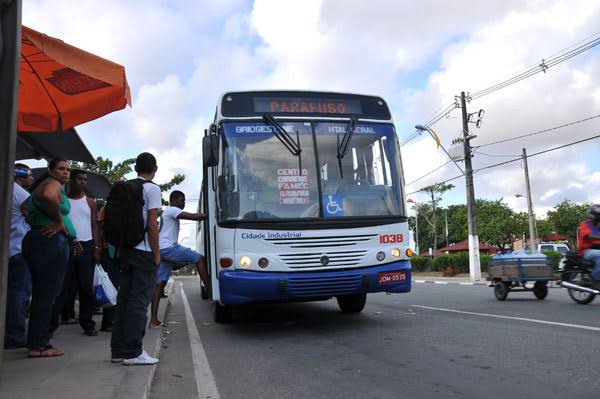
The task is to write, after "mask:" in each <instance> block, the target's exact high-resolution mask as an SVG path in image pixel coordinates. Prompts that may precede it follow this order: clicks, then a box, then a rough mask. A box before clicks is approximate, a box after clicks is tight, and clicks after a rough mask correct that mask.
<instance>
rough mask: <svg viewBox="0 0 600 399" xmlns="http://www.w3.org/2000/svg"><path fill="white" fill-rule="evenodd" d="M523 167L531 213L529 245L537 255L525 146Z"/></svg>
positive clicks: (533, 253)
mask: <svg viewBox="0 0 600 399" xmlns="http://www.w3.org/2000/svg"><path fill="white" fill-rule="evenodd" d="M523 169H525V188H526V190H527V212H528V213H529V245H530V246H531V254H532V255H535V253H536V252H537V248H536V245H535V215H534V214H533V203H532V202H531V187H530V186H529V168H528V167H527V151H526V150H525V148H523Z"/></svg>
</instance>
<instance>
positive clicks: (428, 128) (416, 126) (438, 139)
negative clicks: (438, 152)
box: [415, 125, 465, 176]
mask: <svg viewBox="0 0 600 399" xmlns="http://www.w3.org/2000/svg"><path fill="white" fill-rule="evenodd" d="M415 129H417V130H420V131H422V132H427V133H429V134H430V135H431V137H432V138H433V139H434V140H435V142H436V143H437V146H438V147H440V148H441V149H442V151H444V153H445V154H446V155H447V156H448V158H450V160H451V161H452V162H453V163H454V165H456V167H457V168H458V170H460V173H462V174H463V176H464V174H465V171H464V170H463V169H462V168H461V167H460V166H459V165H458V163H456V161H455V160H454V158H453V157H452V156H451V155H450V154H449V153H448V151H447V150H446V148H445V147H444V146H443V145H442V143H441V142H440V138H439V137H438V135H437V134H436V132H435V131H434V130H433V129H432V128H430V127H429V126H425V125H415Z"/></svg>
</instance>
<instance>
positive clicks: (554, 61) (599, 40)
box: [469, 33, 600, 100]
mask: <svg viewBox="0 0 600 399" xmlns="http://www.w3.org/2000/svg"><path fill="white" fill-rule="evenodd" d="M598 35H600V33H596V34H594V35H592V36H598ZM599 44H600V37H596V38H595V39H592V40H589V41H587V42H585V43H583V44H582V45H579V46H577V47H575V48H573V49H572V50H569V51H566V52H564V53H561V54H559V55H556V56H553V57H550V58H549V59H547V60H546V59H542V62H541V63H540V64H538V65H535V66H531V67H529V68H527V69H526V70H525V71H523V72H521V73H519V74H517V75H515V76H512V77H510V78H508V79H506V80H504V81H501V82H499V83H496V84H493V85H491V86H489V87H487V88H485V89H482V90H479V91H477V92H474V93H471V94H470V96H469V98H470V99H471V100H474V99H476V98H480V97H483V96H486V95H488V94H491V93H493V92H495V91H498V90H500V89H503V88H505V87H507V86H510V85H513V84H515V83H518V82H520V81H522V80H524V79H527V78H529V77H531V76H533V75H536V74H538V73H540V72H544V73H545V72H546V71H547V70H548V69H549V68H551V67H553V66H555V65H558V64H560V63H562V62H565V61H567V60H569V59H571V58H573V57H575V56H577V55H579V54H581V53H583V52H585V51H588V50H590V49H592V48H594V47H596V46H598V45H599Z"/></svg>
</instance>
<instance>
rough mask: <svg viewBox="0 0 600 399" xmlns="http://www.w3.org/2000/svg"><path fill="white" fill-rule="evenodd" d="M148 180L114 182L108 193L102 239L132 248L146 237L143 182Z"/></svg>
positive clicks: (118, 245) (115, 244)
mask: <svg viewBox="0 0 600 399" xmlns="http://www.w3.org/2000/svg"><path fill="white" fill-rule="evenodd" d="M145 183H152V182H151V181H149V180H144V179H139V178H138V179H133V180H129V181H120V182H116V183H115V184H114V185H113V187H112V188H111V190H110V193H109V194H108V199H107V201H106V208H105V211H104V212H105V213H104V226H103V234H104V239H105V240H106V241H107V242H108V243H109V244H112V245H114V246H116V247H121V248H133V247H135V246H136V245H138V244H139V243H140V242H142V241H143V240H144V239H145V237H146V226H145V225H144V213H143V212H144V184H145Z"/></svg>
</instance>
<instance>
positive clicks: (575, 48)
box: [400, 32, 600, 146]
mask: <svg viewBox="0 0 600 399" xmlns="http://www.w3.org/2000/svg"><path fill="white" fill-rule="evenodd" d="M599 35H600V32H596V33H594V34H592V35H590V36H588V37H587V38H585V39H583V40H580V41H578V42H576V43H574V44H572V45H571V46H569V47H566V48H565V49H564V50H561V51H559V52H557V53H554V54H552V55H551V56H550V57H549V58H548V59H547V60H546V59H542V62H541V63H539V64H537V65H532V66H530V67H528V68H526V69H524V70H523V71H522V72H520V73H517V74H516V75H514V76H511V77H509V78H507V79H504V80H496V81H494V83H493V84H492V85H490V86H489V87H487V88H484V89H482V90H479V91H477V92H475V93H473V94H471V95H469V96H468V101H471V100H474V99H476V98H480V97H483V96H486V95H488V94H491V93H493V92H495V91H498V90H500V89H503V88H505V87H507V86H510V85H513V84H515V83H518V82H520V81H522V80H524V79H527V78H529V77H531V76H533V75H536V74H538V73H540V72H544V73H545V72H546V71H547V70H548V69H549V68H551V67H553V66H555V65H558V64H560V63H562V62H564V61H567V60H568V59H570V58H573V57H575V56H577V55H579V54H581V53H583V52H585V51H587V50H590V49H592V48H594V47H596V46H597V45H599V44H600V37H598V36H599ZM594 37H595V38H594ZM590 38H594V39H592V40H588V39H590ZM580 43H583V44H580ZM569 49H570V50H569ZM496 82H498V83H496ZM455 108H459V105H458V103H457V102H456V101H454V102H452V103H450V104H449V105H448V106H446V107H444V108H442V109H441V110H439V111H437V112H436V113H434V114H433V116H432V117H431V119H430V120H429V121H427V122H426V123H425V125H426V126H432V125H434V124H435V123H437V122H438V121H439V120H441V119H442V118H444V117H445V116H446V115H448V114H449V113H450V111H452V110H453V109H455ZM419 135H420V131H418V130H415V131H414V132H413V133H411V134H410V135H409V136H408V137H407V138H405V139H404V140H402V142H401V143H400V146H403V145H406V144H408V143H409V142H410V141H412V140H414V139H415V138H416V137H418V136H419ZM488 145H491V144H488Z"/></svg>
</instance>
